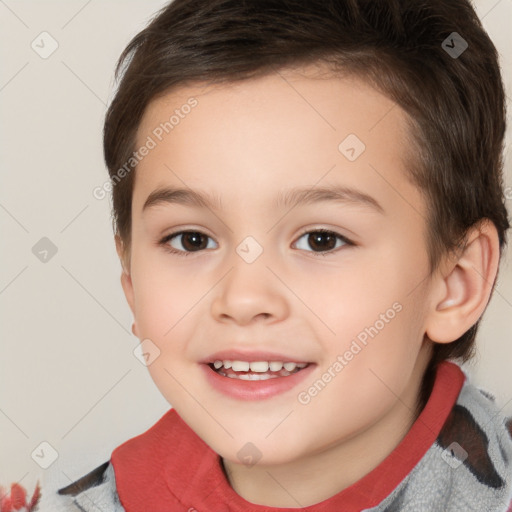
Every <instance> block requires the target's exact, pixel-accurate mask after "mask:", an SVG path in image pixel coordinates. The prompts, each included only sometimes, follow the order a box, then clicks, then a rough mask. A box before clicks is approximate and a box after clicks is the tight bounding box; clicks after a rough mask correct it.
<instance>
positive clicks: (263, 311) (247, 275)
mask: <svg viewBox="0 0 512 512" xmlns="http://www.w3.org/2000/svg"><path fill="white" fill-rule="evenodd" d="M215 289H216V291H217V295H216V296H215V298H214V300H213V301H212V304H211V313H212V315H213V317H214V318H215V319H216V320H217V321H219V322H231V323H236V324H238V325H248V324H251V323H253V322H261V321H264V322H267V323H274V322H277V321H281V320H283V319H284V318H286V316H287V315H288V314H289V305H288V302H287V300H286V297H285V295H284V292H285V289H284V287H283V285H282V283H280V281H279V280H278V279H277V278H276V276H275V275H274V274H273V273H272V272H271V271H270V270H269V269H268V268H267V266H266V264H265V263H264V262H263V261H256V262H253V263H251V264H248V263H246V262H244V261H239V262H236V263H235V265H234V266H233V268H232V269H231V271H230V272H229V273H228V274H227V276H226V277H225V278H224V279H223V280H222V281H221V282H220V283H219V285H218V286H217V287H216V288H215Z"/></svg>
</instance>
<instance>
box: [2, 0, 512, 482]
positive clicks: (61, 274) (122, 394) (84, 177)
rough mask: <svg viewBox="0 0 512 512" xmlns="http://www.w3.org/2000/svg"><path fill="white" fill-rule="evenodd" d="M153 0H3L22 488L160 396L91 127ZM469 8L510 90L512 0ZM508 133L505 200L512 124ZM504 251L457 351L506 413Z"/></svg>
mask: <svg viewBox="0 0 512 512" xmlns="http://www.w3.org/2000/svg"><path fill="white" fill-rule="evenodd" d="M164 3H165V2H162V1H158V0H150V1H148V0H145V1H144V2H143V1H141V0H139V1H134V0H132V1H127V0H124V1H120V0H115V1H114V0H89V1H87V0H80V1H75V0H73V1H71V0H66V1H64V0H61V1H45V2H41V1H36V0H31V1H29V0H26V1H21V0H17V1H15V0H5V1H4V0H0V33H1V34H2V36H3V44H2V45H1V47H0V52H1V53H0V58H1V67H0V69H1V75H0V106H1V114H2V123H1V130H2V132H1V135H2V137H1V141H2V142H1V155H2V158H1V172H2V184H3V186H2V187H1V189H0V227H1V239H2V248H3V250H2V256H3V258H2V265H1V267H0V307H1V310H2V318H1V322H0V336H1V360H0V484H3V485H6V484H8V483H10V482H14V481H19V482H21V483H22V484H23V485H25V486H26V487H27V488H29V489H31V488H32V487H33V486H34V485H35V482H36V479H37V478H45V479H47V478H49V475H50V474H51V475H52V478H53V479H54V481H55V482H57V483H58V484H60V485H62V486H63V485H66V484H67V483H69V482H70V481H72V480H74V479H76V478H78V477H79V476H81V475H83V474H85V473H87V472H88V471H90V470H91V469H93V468H95V467H97V466H98V465H99V464H101V463H102V462H104V461H106V460H108V459H109V457H110V454H111V451H112V450H113V449H114V448H115V447H116V446H118V445H119V444H121V443H122V442H123V441H125V440H127V439H129V438H131V437H133V436H135V435H137V434H140V433H142V432H143V431H145V430H146V429H147V428H149V427H150V426H151V425H153V424H154V423H155V422H156V421H157V420H158V419H159V418H160V417H161V416H162V415H163V414H164V413H165V411H166V410H167V409H168V408H169V405H168V404H167V402H166V401H165V400H164V399H163V398H162V396H161V395H160V393H159V391H158V389H157V388H156V386H155V385H154V384H153V381H152V380H151V378H150V377H149V374H148V373H147V369H146V368H145V367H144V366H143V365H142V364H141V363H140V362H139V360H138V359H136V358H135V357H134V355H133V350H134V349H135V347H136V346H137V345H138V340H137V339H136V338H135V337H134V336H133V335H132V334H131V330H130V329H131V321H132V318H131V314H130V311H129V309H128V306H127V305H126V303H125V300H124V297H123V295H122V290H121V286H120V283H119V275H120V265H119V263H118V260H117V257H116V254H115V249H114V244H113V238H112V230H111V225H110V217H109V215H110V205H109V202H108V200H107V199H104V200H97V199H95V198H94V197H93V195H92V190H93V189H94V188H95V187H97V186H101V185H102V184H103V183H104V182H105V180H106V179H107V173H106V170H105V168H104V165H103V160H102V138H101V137H102V135H101V134H102V122H103V116H104V112H105V106H106V104H107V103H108V102H109V101H110V99H111V97H112V92H113V69H114V64H115V61H116V59H117V57H118V56H119V54H120V53H121V51H122V49H123V48H124V46H125V45H126V44H127V43H128V41H129V39H130V38H131V37H132V36H133V35H135V34H136V33H137V32H138V31H139V30H140V29H141V28H143V26H144V25H145V24H146V22H147V20H148V19H149V17H150V16H151V15H152V14H153V13H154V12H155V11H156V10H157V9H158V8H160V7H161V6H162V5H164ZM476 8H477V11H478V14H479V16H480V17H481V18H482V19H483V23H484V25H485V27H486V29H487V30H488V31H489V33H490V35H491V37H492V39H493V40H494V42H495V44H496V45H497V47H498V49H499V51H500V54H501V58H502V67H503V72H504V76H505V80H506V85H507V90H508V96H509V102H510V98H511V97H512V80H511V77H512V53H511V48H512V38H511V26H512V0H500V1H498V0H478V1H477V2H476ZM43 31H47V32H49V34H51V37H52V38H54V39H55V40H56V41H57V43H58V49H57V50H56V51H55V52H54V53H53V54H52V55H51V56H49V57H48V58H46V59H43V58H41V57H40V56H39V54H38V53H36V52H35V51H34V50H33V49H32V48H31V43H32V41H33V40H34V39H36V38H37V36H39V34H40V33H41V32H43ZM44 37H47V36H44ZM37 41H40V39H36V43H37ZM50 43H51V41H50V40H49V39H46V44H45V48H46V49H47V50H48V49H49V48H51V46H50ZM42 50H43V49H42V48H41V51H42ZM482 79H485V77H482ZM509 118H510V115H509ZM509 122H510V121H509ZM507 140H508V145H507V184H508V186H509V187H510V188H509V189H508V196H509V198H510V200H509V210H512V172H511V161H512V155H511V150H510V148H511V145H510V131H509V133H508V139H507ZM42 237H47V238H49V239H50V240H51V241H52V243H53V244H54V245H55V246H56V248H57V253H56V254H55V255H54V256H53V257H52V258H51V259H50V258H49V261H47V262H46V263H43V262H41V261H40V260H39V259H38V258H36V256H35V255H34V254H33V252H32V247H33V246H34V245H35V244H36V243H37V242H38V241H39V240H40V239H41V238H42ZM511 259H512V257H511V252H510V251H509V252H508V254H507V258H506V260H505V261H504V262H503V267H502V272H501V277H500V279H499V284H498V288H497V290H496V292H495V295H494V297H493V299H492V302H491V304H490V307H489V309H488V311H487V314H486V317H485V320H484V322H483V325H482V329H481V331H480V335H479V355H478V358H477V359H476V360H475V361H474V363H473V364H472V365H470V366H468V367H467V370H468V372H469V373H470V374H471V375H472V376H473V377H474V379H475V381H476V383H477V384H478V385H479V386H481V387H484V388H485V389H487V390H489V391H490V392H492V393H493V394H495V395H496V397H497V401H498V403H499V405H500V407H503V408H504V410H505V411H506V412H507V414H509V415H512V377H511V374H512V364H511V363H512V336H511V334H512V320H511V319H512V279H511V277H512V269H511ZM43 442H46V443H49V444H50V445H51V446H52V447H53V449H55V450H56V454H57V456H58V458H57V459H56V461H55V462H54V463H53V464H52V465H51V466H50V467H49V469H46V470H45V469H42V468H41V467H40V465H38V464H37V463H36V462H35V460H38V461H39V462H40V463H41V464H43V465H44V464H45V463H46V464H47V463H49V462H51V456H52V449H51V448H49V447H48V446H47V445H42V446H41V443H43ZM34 451H35V454H36V455H34V459H33V458H32V457H31V454H32V453H33V452H34ZM45 481H46V480H45Z"/></svg>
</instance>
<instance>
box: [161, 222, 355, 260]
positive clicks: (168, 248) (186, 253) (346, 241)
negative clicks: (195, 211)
mask: <svg viewBox="0 0 512 512" xmlns="http://www.w3.org/2000/svg"><path fill="white" fill-rule="evenodd" d="M187 233H194V234H200V235H204V236H206V237H208V238H211V237H210V236H208V235H206V234H205V233H202V232H201V231H195V230H184V231H176V232H174V233H170V234H169V235H166V236H165V237H164V238H162V240H160V241H159V242H158V244H159V245H161V246H163V248H164V249H165V250H166V251H167V252H169V253H171V254H175V255H177V256H190V255H191V254H194V253H197V252H201V251H204V250H205V249H200V250H198V251H179V250H176V249H174V248H173V247H171V246H170V245H169V244H168V242H169V241H170V240H172V239H173V238H175V237H177V236H178V235H184V234H187ZM308 233H327V234H330V235H334V236H335V237H336V238H338V239H340V240H341V241H342V242H343V244H344V245H347V246H355V245H356V244H355V243H354V242H352V241H351V240H349V239H348V238H346V237H345V236H343V235H340V234H339V233H337V232H336V231H332V230H329V229H322V228H319V229H308V230H305V231H303V232H302V233H301V234H300V235H299V237H298V238H297V240H300V239H301V238H302V237H303V236H304V235H306V234H308ZM341 247H343V246H341ZM341 247H337V248H336V249H330V250H328V251H306V252H312V253H313V254H314V255H318V256H324V255H326V254H331V253H334V252H336V251H338V250H339V249H340V248H341Z"/></svg>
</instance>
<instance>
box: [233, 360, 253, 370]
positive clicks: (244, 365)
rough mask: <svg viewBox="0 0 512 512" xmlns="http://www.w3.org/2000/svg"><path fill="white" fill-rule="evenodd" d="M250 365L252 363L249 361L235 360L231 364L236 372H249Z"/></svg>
mask: <svg viewBox="0 0 512 512" xmlns="http://www.w3.org/2000/svg"><path fill="white" fill-rule="evenodd" d="M249 367H250V365H249V363H248V362H247V361H233V363H232V365H231V368H233V371H234V372H248V371H249Z"/></svg>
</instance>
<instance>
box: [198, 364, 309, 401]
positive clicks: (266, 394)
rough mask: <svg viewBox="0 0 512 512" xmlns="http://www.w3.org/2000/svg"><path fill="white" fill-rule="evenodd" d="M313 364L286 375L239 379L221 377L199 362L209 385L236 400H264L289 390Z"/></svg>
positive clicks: (301, 379)
mask: <svg viewBox="0 0 512 512" xmlns="http://www.w3.org/2000/svg"><path fill="white" fill-rule="evenodd" d="M315 366H316V365H315V364H309V365H308V366H306V368H303V369H302V370H300V371H298V372H297V373H293V374H292V375H289V376H288V377H274V378H272V379H267V380H241V379H231V378H229V377H223V376H222V375H219V374H218V373H217V372H215V371H214V370H212V369H211V368H210V366H209V365H207V364H201V368H202V369H203V371H204V372H205V376H206V379H207V380H208V382H209V383H210V384H211V386H212V387H213V388H214V389H216V390H217V391H219V392H220V393H222V394H223V395H227V396H229V397H231V398H236V399H238V400H264V399H266V398H272V397H274V396H276V395H279V394H281V393H286V392H287V391H290V390H291V389H293V388H294V387H295V386H297V385H298V384H299V383H300V382H302V381H303V380H304V379H305V378H306V377H308V375H310V374H311V372H312V371H313V369H314V367H315Z"/></svg>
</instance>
